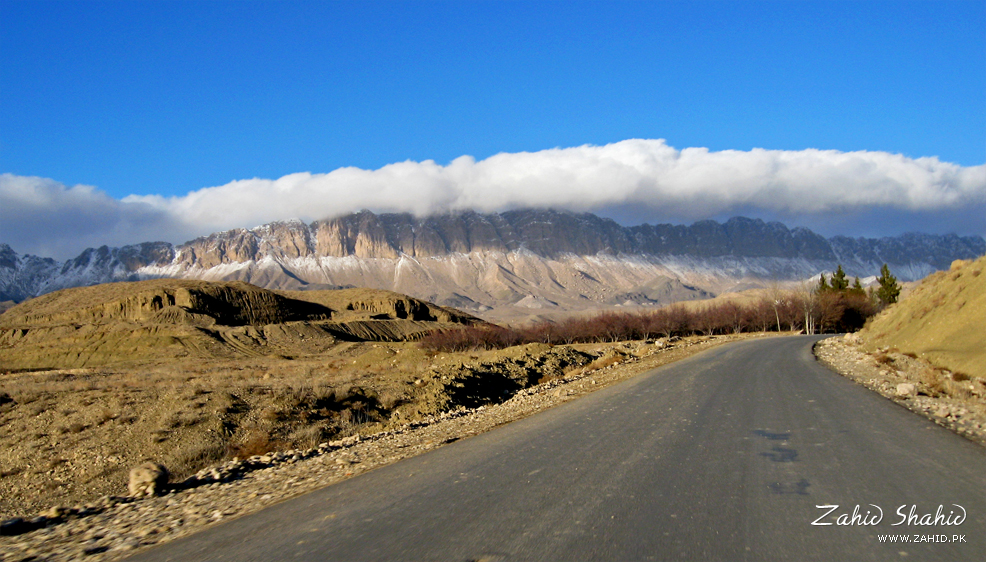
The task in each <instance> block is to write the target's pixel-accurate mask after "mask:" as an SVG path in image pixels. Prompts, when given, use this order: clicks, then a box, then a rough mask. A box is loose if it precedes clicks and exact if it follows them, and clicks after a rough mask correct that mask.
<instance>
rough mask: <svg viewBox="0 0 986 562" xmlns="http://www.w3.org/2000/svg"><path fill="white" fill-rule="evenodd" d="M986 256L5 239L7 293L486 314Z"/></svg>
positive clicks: (765, 243) (580, 218) (776, 233)
mask: <svg viewBox="0 0 986 562" xmlns="http://www.w3.org/2000/svg"><path fill="white" fill-rule="evenodd" d="M984 253H986V241H984V240H983V239H982V238H980V237H958V236H955V235H948V236H932V235H923V234H907V235H903V236H899V237H894V238H882V239H864V238H847V237H834V238H830V239H826V238H824V237H822V236H819V235H818V234H815V233H813V232H811V231H809V230H807V229H804V228H794V229H789V228H787V227H786V226H784V225H782V224H780V223H765V222H763V221H760V220H751V219H744V218H734V219H731V220H729V221H727V222H726V223H724V224H720V223H717V222H715V221H701V222H698V223H695V224H693V225H691V226H681V225H646V224H645V225H640V226H634V227H623V226H620V225H618V224H617V223H615V222H613V221H611V220H608V219H602V218H600V217H597V216H594V215H591V214H572V213H562V212H554V211H530V210H529V211H510V212H505V213H499V214H497V213H494V214H488V215H483V214H478V213H472V212H466V213H459V214H453V215H441V216H433V217H426V218H415V217H413V216H411V215H407V214H381V215H375V214H373V213H370V212H368V211H364V212H361V213H356V214H352V215H347V216H343V217H338V218H335V219H329V220H322V221H316V222H313V223H311V224H304V223H302V222H297V221H294V222H292V221H288V222H278V223H272V224H268V225H264V226H260V227H257V228H253V229H250V230H245V229H235V230H230V231H225V232H219V233H215V234H212V235H210V236H206V237H203V238H199V239H196V240H192V241H190V242H187V243H185V244H181V245H179V246H173V245H171V244H167V243H164V242H152V243H143V244H139V245H134V246H126V247H123V248H106V247H102V248H98V249H89V250H86V251H85V252H83V253H82V254H80V255H79V256H78V257H76V258H74V259H71V260H67V261H65V262H56V261H54V260H51V259H45V258H40V257H36V256H21V255H18V254H17V253H16V252H15V251H14V250H13V249H11V248H10V247H9V246H6V245H2V244H0V301H4V300H14V301H20V300H23V299H25V298H27V297H31V296H37V295H40V294H44V293H47V292H50V291H53V290H56V289H61V288H66V287H73V286H83V285H92V284H96V283H105V282H108V281H121V280H137V279H146V278H151V277H175V278H194V279H206V280H214V281H232V280H240V281H247V282H250V283H253V284H255V285H259V286H262V287H266V288H271V289H290V290H298V289H311V288H339V287H349V286H353V287H370V288H377V289H387V290H392V291H397V292H400V293H404V294H408V295H412V296H414V297H417V298H421V299H424V300H427V301H430V302H435V303H438V304H441V305H446V306H453V307H456V308H460V309H463V310H468V311H470V312H472V313H475V314H477V315H481V316H483V317H484V318H487V319H498V318H499V319H514V318H521V319H523V318H528V317H532V316H537V315H539V314H542V313H544V312H550V311H552V310H591V309H595V308H605V307H613V306H616V305H621V306H622V305H635V306H657V305H664V304H668V303H671V302H675V301H682V300H690V299H701V298H708V297H710V296H712V295H713V294H719V293H722V292H727V291H735V290H742V289H745V288H749V287H755V286H762V285H763V280H764V279H776V280H797V281H800V280H803V279H806V278H809V277H814V276H817V275H818V273H819V272H823V271H833V270H834V269H835V267H836V265H837V264H842V265H843V267H844V269H845V271H846V272H847V273H848V274H849V275H850V276H859V277H861V278H866V277H869V276H874V275H876V274H877V272H878V271H879V268H880V265H882V264H883V263H884V262H886V263H888V264H889V265H890V267H891V269H892V270H893V271H894V272H895V274H896V275H897V276H898V277H899V278H900V279H901V280H904V281H907V280H912V279H919V278H922V277H924V276H926V275H928V274H929V273H932V272H933V271H936V270H940V269H946V268H948V266H949V264H950V263H951V262H952V260H955V259H969V258H974V257H977V256H980V255H982V254H984Z"/></svg>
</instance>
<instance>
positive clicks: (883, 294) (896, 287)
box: [876, 264, 900, 306]
mask: <svg viewBox="0 0 986 562" xmlns="http://www.w3.org/2000/svg"><path fill="white" fill-rule="evenodd" d="M876 281H877V283H879V284H880V288H879V289H877V290H876V296H877V298H878V299H880V302H881V303H883V305H884V306H886V305H888V304H893V303H895V302H897V297H899V296H900V284H899V283H897V278H896V277H894V276H893V275H891V274H890V268H889V267H887V264H883V267H881V268H880V277H878V278H877V280H876Z"/></svg>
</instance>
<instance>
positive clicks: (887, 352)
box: [814, 334, 986, 446]
mask: <svg viewBox="0 0 986 562" xmlns="http://www.w3.org/2000/svg"><path fill="white" fill-rule="evenodd" d="M814 352H815V356H816V357H817V358H818V360H819V362H821V363H822V364H823V365H825V366H826V367H828V368H829V369H831V370H832V371H835V372H836V373H838V374H840V375H842V376H844V377H846V378H848V379H850V380H852V381H854V382H856V383H858V384H860V385H862V386H865V387H866V388H869V389H870V390H872V391H874V392H877V393H879V394H881V395H882V396H884V397H885V398H887V399H888V400H891V401H893V402H896V403H897V404H899V405H901V406H903V407H905V408H907V409H909V410H911V411H912V412H914V413H916V414H918V415H921V416H924V417H927V418H928V419H930V420H932V421H934V422H935V423H937V424H938V425H941V426H943V427H946V428H948V429H950V430H952V431H954V432H955V433H958V434H959V435H962V436H963V437H966V438H968V439H970V440H972V441H974V442H976V443H978V444H980V445H984V446H986V384H984V382H983V381H982V380H978V379H969V378H967V377H963V376H961V375H958V376H956V375H955V374H954V373H951V372H949V371H947V370H944V369H939V368H936V367H934V366H932V365H931V364H929V363H928V362H926V361H923V360H921V359H918V358H916V357H913V356H910V355H905V354H902V353H898V352H896V351H895V350H892V349H888V348H881V349H879V350H877V351H876V352H874V353H869V352H866V351H865V350H863V348H862V347H861V346H860V341H859V338H858V336H856V335H855V334H848V335H846V336H842V337H832V338H827V339H824V340H822V341H820V342H818V343H817V344H815V347H814Z"/></svg>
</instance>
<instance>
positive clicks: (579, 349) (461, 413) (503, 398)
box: [0, 335, 756, 561]
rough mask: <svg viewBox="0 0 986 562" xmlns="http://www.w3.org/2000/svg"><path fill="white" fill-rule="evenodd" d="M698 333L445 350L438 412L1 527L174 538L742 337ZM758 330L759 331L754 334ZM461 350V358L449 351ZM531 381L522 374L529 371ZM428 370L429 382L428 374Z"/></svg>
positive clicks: (61, 542) (25, 544) (79, 535)
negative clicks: (482, 376)
mask: <svg viewBox="0 0 986 562" xmlns="http://www.w3.org/2000/svg"><path fill="white" fill-rule="evenodd" d="M743 337H751V336H749V335H744V336H729V337H718V338H705V337H695V338H687V339H683V340H676V341H668V340H658V341H649V342H625V343H613V344H594V345H589V344H583V345H575V346H556V347H551V346H546V345H539V344H532V345H528V346H523V347H520V348H514V349H508V350H503V351H501V352H487V353H479V354H474V355H475V356H465V357H456V358H448V357H447V358H444V359H445V360H444V361H443V359H442V358H437V359H438V363H437V364H435V365H433V366H429V367H428V370H427V373H426V374H425V375H424V377H425V378H421V379H416V380H415V381H413V382H412V385H411V386H414V385H416V384H418V385H420V387H421V388H429V387H431V388H433V389H438V388H445V389H450V390H451V389H455V390H452V392H447V391H443V392H438V393H434V394H432V396H435V397H438V398H439V400H438V401H433V402H432V403H433V404H436V405H438V408H437V409H434V410H431V413H430V414H428V415H424V416H421V417H418V418H416V419H413V420H407V421H405V420H401V419H397V420H395V421H394V422H393V423H391V424H389V425H386V426H379V425H378V426H373V425H367V426H364V427H363V428H361V430H360V431H358V432H355V433H352V434H350V435H349V436H348V437H345V438H341V439H337V440H330V441H325V442H312V443H311V444H310V445H309V446H307V447H299V448H295V449H289V450H284V451H281V452H270V453H259V454H249V453H248V452H247V453H244V454H243V455H242V456H240V457H238V458H234V459H231V460H229V461H226V462H223V463H221V464H213V465H210V466H207V467H205V468H203V469H202V470H200V471H198V472H197V473H194V474H189V475H185V476H180V477H173V478H172V484H171V485H170V486H168V487H167V489H166V490H165V491H164V494H163V495H160V496H142V497H129V496H125V495H124V494H125V490H126V483H125V482H122V481H120V482H118V483H117V484H116V488H114V489H113V490H111V491H109V492H106V493H104V495H103V496H102V497H93V498H90V499H86V500H79V501H77V502H76V504H73V503H72V502H66V501H65V498H61V499H59V498H54V499H50V501H51V502H52V503H50V504H48V505H43V506H39V507H38V508H37V509H31V510H22V513H19V514H18V515H20V517H17V518H6V517H5V519H6V520H5V521H4V523H3V527H2V529H0V535H2V536H0V556H2V557H3V559H4V560H8V559H9V560H51V561H55V560H78V559H91V560H112V559H117V558H120V557H122V556H125V555H127V554H130V553H132V552H133V551H134V550H135V549H139V548H143V547H147V546H150V545H153V544H157V543H160V542H164V541H168V540H173V539H174V538H176V537H180V536H183V535H186V534H189V533H192V532H195V531H198V530H200V529H202V528H203V527H205V526H208V525H211V524H214V523H216V522H219V521H222V520H224V519H228V518H230V517H236V516H239V515H243V514H246V513H250V512H253V511H256V510H259V509H261V508H263V507H264V506H266V505H270V504H272V503H275V502H278V501H282V500H284V499H287V498H289V497H293V496H296V495H299V494H302V493H305V492H307V491H310V490H313V489H315V488H318V487H322V486H325V485H329V484H332V483H335V482H339V481H341V480H343V479H345V478H349V477H352V476H355V475H358V474H360V473H362V472H365V471H367V470H370V469H372V468H375V467H378V466H382V465H385V464H389V463H392V462H396V461H398V460H400V459H402V458H407V457H409V456H413V455H417V454H420V453H422V452H425V451H428V450H431V449H433V448H435V447H439V446H441V445H443V444H445V443H449V442H452V441H455V440H458V439H462V438H467V437H469V436H471V435H476V434H478V433H481V432H484V431H487V430H489V429H492V428H494V427H496V426H498V425H501V424H504V423H507V422H510V421H512V420H516V419H520V418H522V417H525V416H528V415H531V414H534V413H537V412H539V411H541V410H544V409H545V408H549V407H551V406H554V405H557V404H560V403H562V402H565V401H568V400H571V399H574V398H576V397H578V396H580V395H582V394H585V393H587V392H591V391H593V390H596V389H599V388H603V387H605V386H608V385H610V384H614V383H616V382H619V381H621V380H625V379H626V378H628V377H631V376H634V375H636V374H638V373H640V372H643V371H645V370H647V369H651V368H654V367H656V366H658V365H661V364H665V363H667V362H670V361H675V360H678V359H681V358H684V357H687V356H689V355H692V354H694V353H696V352H698V351H701V350H704V349H708V348H709V347H710V346H714V345H718V344H720V343H723V342H726V341H731V340H733V339H737V338H743ZM752 337H756V336H752ZM449 359H451V360H449ZM477 373H487V377H489V376H490V375H493V376H494V378H495V375H496V374H499V375H501V377H502V378H506V379H511V380H514V381H516V382H517V383H518V384H516V385H514V386H508V387H507V390H508V393H507V394H506V395H504V394H500V393H501V392H502V390H501V388H500V387H495V388H492V390H493V391H494V392H495V393H496V394H499V398H498V399H496V400H494V399H493V397H492V396H489V395H487V396H486V397H485V398H484V397H483V395H482V392H481V388H480V387H479V386H477V385H475V384H472V383H471V381H474V380H475V378H476V374H477ZM525 379H526V380H528V381H531V382H530V384H527V385H522V384H520V381H522V380H525ZM419 381H420V382H419Z"/></svg>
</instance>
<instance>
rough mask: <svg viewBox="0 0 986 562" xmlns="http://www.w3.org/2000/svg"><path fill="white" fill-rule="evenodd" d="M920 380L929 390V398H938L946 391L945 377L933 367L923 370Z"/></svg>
mask: <svg viewBox="0 0 986 562" xmlns="http://www.w3.org/2000/svg"><path fill="white" fill-rule="evenodd" d="M920 380H921V382H922V383H923V384H924V385H925V387H926V388H927V389H928V395H929V396H938V395H940V394H942V392H944V390H945V386H944V382H945V377H944V376H942V373H941V371H939V370H938V369H935V368H932V367H926V368H924V369H922V370H921V374H920Z"/></svg>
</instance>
